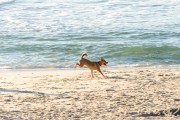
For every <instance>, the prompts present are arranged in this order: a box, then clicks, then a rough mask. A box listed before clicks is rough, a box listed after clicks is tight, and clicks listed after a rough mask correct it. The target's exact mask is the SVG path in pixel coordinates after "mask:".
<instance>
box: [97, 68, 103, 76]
mask: <svg viewBox="0 0 180 120" xmlns="http://www.w3.org/2000/svg"><path fill="white" fill-rule="evenodd" d="M97 71H99V72H100V73H101V75H102V76H103V77H105V76H104V74H103V73H102V71H101V69H100V68H98V69H97Z"/></svg>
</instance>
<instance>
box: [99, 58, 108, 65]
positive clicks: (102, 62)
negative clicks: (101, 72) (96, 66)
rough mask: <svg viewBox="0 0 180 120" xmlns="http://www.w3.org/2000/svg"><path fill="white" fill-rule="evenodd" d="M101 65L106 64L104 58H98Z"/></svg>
mask: <svg viewBox="0 0 180 120" xmlns="http://www.w3.org/2000/svg"><path fill="white" fill-rule="evenodd" d="M100 62H101V65H107V64H108V62H106V60H105V59H104V58H100Z"/></svg>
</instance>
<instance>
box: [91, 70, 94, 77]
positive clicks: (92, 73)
mask: <svg viewBox="0 0 180 120" xmlns="http://www.w3.org/2000/svg"><path fill="white" fill-rule="evenodd" d="M91 77H92V78H94V75H93V70H91Z"/></svg>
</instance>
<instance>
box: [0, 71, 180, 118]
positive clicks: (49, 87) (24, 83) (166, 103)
mask: <svg viewBox="0 0 180 120" xmlns="http://www.w3.org/2000/svg"><path fill="white" fill-rule="evenodd" d="M103 72H104V74H105V75H106V76H107V77H106V78H103V77H101V75H100V74H99V73H97V72H96V73H95V78H91V75H90V71H89V70H84V69H83V70H80V69H73V70H24V71H1V72H0V119H2V120H9V119H12V120H21V119H28V120H29V119H36V120H40V119H41V120H82V119H83V120H89V119H93V120H94V119H99V120H123V119H124V120H154V119H156V120H177V119H180V69H152V68H138V69H137V68H136V69H135V68H132V69H131V68H128V69H125V68H122V69H107V70H103Z"/></svg>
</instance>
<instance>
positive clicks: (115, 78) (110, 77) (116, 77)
mask: <svg viewBox="0 0 180 120" xmlns="http://www.w3.org/2000/svg"><path fill="white" fill-rule="evenodd" d="M106 78H108V79H114V80H125V78H123V77H121V76H107V77H106Z"/></svg>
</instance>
